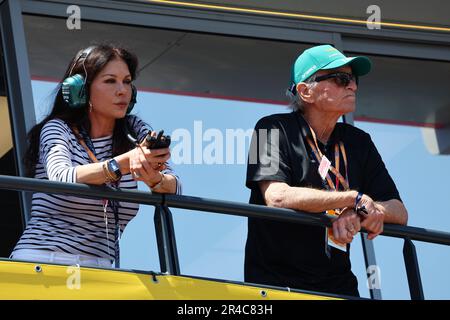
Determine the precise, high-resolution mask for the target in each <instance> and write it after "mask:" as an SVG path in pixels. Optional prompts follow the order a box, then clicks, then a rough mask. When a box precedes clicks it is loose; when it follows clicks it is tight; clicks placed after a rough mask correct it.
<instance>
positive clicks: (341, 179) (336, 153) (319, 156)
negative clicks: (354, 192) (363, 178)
mask: <svg viewBox="0 0 450 320" xmlns="http://www.w3.org/2000/svg"><path fill="white" fill-rule="evenodd" d="M310 130H311V134H312V136H313V139H314V143H312V141H311V139H310V138H309V137H307V138H306V140H307V141H308V144H309V146H310V147H311V150H312V152H313V153H314V156H315V157H316V159H317V161H318V162H319V164H320V163H321V161H322V158H323V154H322V152H321V151H320V148H319V145H318V144H317V139H316V134H315V132H314V130H313V129H312V128H311V127H310ZM339 150H340V151H341V153H342V158H343V159H344V168H345V178H344V177H343V176H342V174H341V173H340V172H339ZM334 159H335V166H336V167H333V166H330V171H331V172H332V173H333V174H334V175H335V177H336V184H334V183H333V180H331V177H330V174H329V173H327V175H326V177H325V178H326V181H327V183H328V186H329V187H330V189H331V190H333V191H337V190H338V188H339V182H340V183H341V184H342V186H343V187H344V190H346V191H347V190H350V187H349V185H348V171H347V168H348V166H347V165H348V163H347V153H346V152H345V146H344V143H343V142H342V141H340V142H339V143H336V144H335V145H334Z"/></svg>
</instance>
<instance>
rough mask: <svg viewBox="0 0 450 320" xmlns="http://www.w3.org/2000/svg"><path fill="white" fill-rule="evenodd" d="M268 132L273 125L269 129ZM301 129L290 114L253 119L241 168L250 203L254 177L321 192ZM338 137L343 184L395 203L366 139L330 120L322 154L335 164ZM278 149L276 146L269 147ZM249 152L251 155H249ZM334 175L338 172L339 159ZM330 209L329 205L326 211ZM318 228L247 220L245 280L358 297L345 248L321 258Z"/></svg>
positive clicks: (255, 197)
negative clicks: (244, 168)
mask: <svg viewBox="0 0 450 320" xmlns="http://www.w3.org/2000/svg"><path fill="white" fill-rule="evenodd" d="M274 129H275V130H274ZM310 134H311V133H310V131H309V127H308V125H307V123H306V121H305V120H304V118H303V117H302V116H301V115H300V114H299V113H298V112H292V113H284V114H274V115H271V116H267V117H264V118H262V119H261V120H259V121H258V123H257V124H256V127H255V135H254V136H253V139H252V147H251V151H250V154H249V161H248V166H247V180H246V185H247V187H248V188H250V189H251V196H250V203H252V204H260V205H265V201H264V198H263V196H262V194H261V190H260V188H259V184H258V182H259V181H270V180H273V181H281V182H285V183H287V184H288V185H290V186H293V187H311V188H315V189H324V188H325V187H324V184H323V181H322V178H321V177H320V175H319V173H318V163H317V161H315V159H314V157H313V156H312V153H311V150H310V147H309V145H308V143H306V141H305V136H306V135H310ZM339 141H342V142H343V143H344V146H345V151H346V154H347V161H348V180H349V185H350V189H352V190H358V191H361V192H363V193H364V194H367V195H369V196H370V197H371V198H372V199H373V200H374V201H387V200H391V199H398V200H400V196H399V193H398V191H397V188H396V186H395V184H394V182H393V180H392V178H391V177H390V175H389V173H388V171H387V169H386V167H385V165H384V163H383V161H382V159H381V157H380V155H379V153H378V151H377V149H376V147H375V145H374V144H373V142H372V140H371V138H370V136H369V135H368V134H367V133H365V132H364V131H362V130H360V129H358V128H355V127H353V126H351V125H348V124H344V123H337V124H336V127H335V129H334V130H333V132H332V134H331V136H330V139H329V141H328V143H327V145H323V144H321V143H320V141H318V144H319V148H320V149H321V150H322V153H323V154H325V155H326V156H327V158H328V159H329V160H330V161H331V162H332V164H333V165H335V163H334V162H335V160H334V145H335V143H336V142H339ZM277 149H278V150H277ZM252 150H253V151H256V150H257V156H255V155H256V153H255V152H252ZM340 163H341V165H340V168H341V173H342V174H343V176H344V177H345V172H344V171H343V170H342V168H343V167H344V166H343V165H342V164H343V159H342V156H341V158H340ZM330 209H333V208H330ZM325 248H326V243H325V228H324V227H316V226H310V225H302V224H297V223H287V222H279V221H274V220H265V219H256V218H249V219H248V237H247V244H246V248H245V281H247V282H254V283H262V284H270V285H277V286H282V287H290V288H297V289H304V290H313V291H321V292H329V293H339V294H348V295H358V291H357V280H356V277H355V276H354V275H353V273H352V272H351V265H350V259H349V256H348V252H349V249H350V246H348V247H347V249H348V250H347V253H346V252H343V251H341V250H338V249H335V248H332V247H331V255H330V258H329V257H328V256H327V255H326V251H325Z"/></svg>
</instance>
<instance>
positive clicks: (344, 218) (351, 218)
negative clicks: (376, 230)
mask: <svg viewBox="0 0 450 320" xmlns="http://www.w3.org/2000/svg"><path fill="white" fill-rule="evenodd" d="M359 230H361V223H360V217H359V216H358V215H357V214H356V212H355V210H353V209H345V210H344V211H343V212H342V213H341V215H340V216H339V218H337V219H336V220H335V221H334V222H333V237H334V239H335V240H336V241H337V242H340V243H350V242H352V240H353V236H354V235H355V234H357V233H358V232H359Z"/></svg>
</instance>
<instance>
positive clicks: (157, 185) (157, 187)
mask: <svg viewBox="0 0 450 320" xmlns="http://www.w3.org/2000/svg"><path fill="white" fill-rule="evenodd" d="M159 173H160V174H161V180H160V181H159V182H158V183H157V184H156V185H154V186H153V187H150V189H151V190H152V191H158V190H159V189H161V187H162V185H163V183H164V173H162V172H159Z"/></svg>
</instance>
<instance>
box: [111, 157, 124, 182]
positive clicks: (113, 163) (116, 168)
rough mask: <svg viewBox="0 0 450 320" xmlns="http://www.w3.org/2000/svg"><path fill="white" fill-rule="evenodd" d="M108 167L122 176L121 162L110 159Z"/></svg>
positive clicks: (118, 175)
mask: <svg viewBox="0 0 450 320" xmlns="http://www.w3.org/2000/svg"><path fill="white" fill-rule="evenodd" d="M108 169H109V170H110V171H112V172H113V173H114V174H115V175H116V176H117V178H118V179H120V178H121V177H122V173H121V172H120V167H119V164H118V163H117V161H116V160H115V159H111V160H110V161H108Z"/></svg>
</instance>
